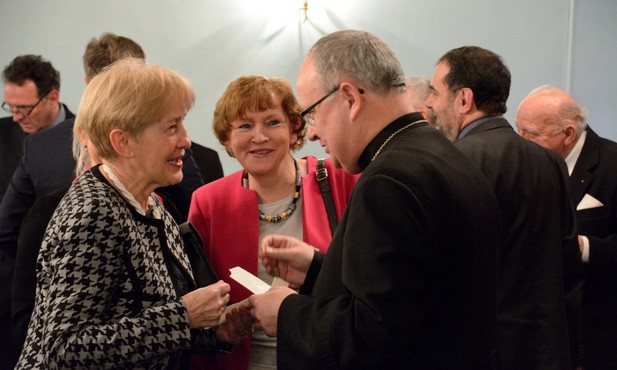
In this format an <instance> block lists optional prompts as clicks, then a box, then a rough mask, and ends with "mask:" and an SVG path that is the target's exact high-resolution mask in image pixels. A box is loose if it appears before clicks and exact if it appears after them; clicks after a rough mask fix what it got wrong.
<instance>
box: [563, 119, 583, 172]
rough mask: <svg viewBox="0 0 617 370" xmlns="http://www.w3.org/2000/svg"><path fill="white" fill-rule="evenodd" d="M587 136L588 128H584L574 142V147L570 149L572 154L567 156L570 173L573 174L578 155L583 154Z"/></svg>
mask: <svg viewBox="0 0 617 370" xmlns="http://www.w3.org/2000/svg"><path fill="white" fill-rule="evenodd" d="M586 137H587V130H583V132H581V136H580V137H579V138H578V140H577V141H576V144H574V147H573V148H572V150H571V151H570V154H568V155H567V156H566V165H567V166H568V175H572V171H574V166H575V165H576V161H578V157H580V155H581V151H582V150H583V145H585V138H586Z"/></svg>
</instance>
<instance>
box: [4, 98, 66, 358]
mask: <svg viewBox="0 0 617 370" xmlns="http://www.w3.org/2000/svg"><path fill="white" fill-rule="evenodd" d="M63 106H64V110H65V112H66V117H67V118H71V117H74V116H75V115H74V114H73V113H72V112H71V111H70V110H69V109H68V107H67V106H66V105H64V104H63ZM52 129H53V128H50V129H46V130H43V131H41V132H40V133H43V132H45V131H49V130H52ZM37 134H39V133H37ZM37 134H34V135H26V134H25V133H24V132H23V131H22V129H21V127H20V126H19V124H18V123H16V122H14V121H13V119H12V117H6V118H2V119H0V160H1V161H2V166H0V191H1V193H0V200H3V199H5V198H9V199H11V200H12V199H13V197H14V196H15V194H14V192H12V191H10V190H9V189H10V188H11V185H10V184H11V182H12V178H13V174H14V172H15V170H16V168H17V167H18V163H19V162H20V158H21V157H22V154H23V143H24V142H25V141H26V140H28V139H29V138H31V137H33V136H36V135H37ZM51 159H53V157H51ZM45 163H46V166H47V167H48V168H49V170H53V168H54V166H52V165H51V164H52V163H53V162H51V161H50V162H45ZM5 194H6V195H7V196H6V197H4V195H5ZM26 211H27V210H26ZM7 213H8V212H7ZM2 214H4V212H3V211H2V208H0V217H2ZM7 216H9V215H8V214H7ZM19 223H21V220H19ZM17 225H18V226H17V227H19V224H17ZM17 231H19V229H18V230H17ZM16 239H17V235H15V241H14V243H13V244H10V243H9V244H5V243H3V242H2V241H1V240H2V237H0V286H1V287H3V288H2V289H0V364H3V365H6V366H7V367H9V368H12V367H13V366H12V364H13V363H14V362H15V361H14V360H16V357H15V356H17V355H19V351H18V350H17V349H16V348H12V347H13V343H12V342H13V336H12V334H11V330H10V323H11V322H10V319H11V308H10V307H11V300H10V298H11V297H10V289H6V288H5V287H10V286H11V284H12V280H13V269H14V266H13V263H14V259H15V249H16V244H17V242H16ZM5 240H6V239H5ZM8 245H12V246H10V247H9V246H8ZM10 352H13V353H10ZM11 357H15V358H14V359H13V358H11Z"/></svg>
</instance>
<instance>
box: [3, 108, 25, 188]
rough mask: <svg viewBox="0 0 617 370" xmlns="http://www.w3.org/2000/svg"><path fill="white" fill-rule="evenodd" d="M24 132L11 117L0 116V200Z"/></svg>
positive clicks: (10, 174) (9, 178)
mask: <svg viewBox="0 0 617 370" xmlns="http://www.w3.org/2000/svg"><path fill="white" fill-rule="evenodd" d="M25 137H26V134H25V133H24V132H23V131H22V129H21V127H19V124H18V123H16V122H15V121H13V118H11V117H5V118H0V160H1V161H2V166H0V200H2V197H3V196H4V193H5V192H6V189H7V188H8V186H9V183H10V182H11V177H12V176H13V172H14V171H15V167H17V163H19V158H21V154H22V149H21V148H22V143H23V141H24V138H25Z"/></svg>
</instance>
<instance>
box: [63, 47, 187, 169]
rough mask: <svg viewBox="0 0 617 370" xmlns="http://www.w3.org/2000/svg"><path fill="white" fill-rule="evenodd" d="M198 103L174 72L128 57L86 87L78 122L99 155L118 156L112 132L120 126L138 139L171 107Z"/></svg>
mask: <svg viewBox="0 0 617 370" xmlns="http://www.w3.org/2000/svg"><path fill="white" fill-rule="evenodd" d="M194 103H195V92H194V91H193V88H192V87H191V84H190V83H189V82H188V81H187V80H186V78H184V77H182V76H181V75H180V74H178V73H177V72H175V71H172V70H170V69H167V68H164V67H160V66H156V65H148V64H146V63H145V62H144V61H143V60H142V59H136V58H125V59H121V60H119V61H117V62H115V63H113V64H112V65H111V66H110V67H109V68H108V69H105V70H104V71H103V72H101V73H99V74H98V75H96V76H95V77H94V78H93V79H92V80H91V81H90V82H89V83H88V86H87V87H86V91H85V92H84V94H83V96H82V98H81V102H80V105H79V111H78V112H77V117H76V118H75V125H76V126H78V127H82V128H83V129H84V131H85V133H86V135H87V136H88V138H89V140H90V142H91V144H92V145H94V148H95V149H96V151H97V153H98V155H99V156H100V157H101V158H103V159H113V158H116V156H117V153H116V152H115V150H114V149H113V147H112V145H111V142H110V139H109V134H110V132H111V131H112V130H114V129H120V130H123V131H125V132H127V133H128V134H129V135H131V136H133V137H134V138H135V139H139V136H140V134H141V133H142V132H143V130H145V129H146V128H147V127H149V126H150V125H152V124H154V123H157V122H160V121H161V120H162V119H163V118H164V117H165V115H166V114H168V113H169V111H170V110H171V109H175V108H176V107H179V106H180V107H183V108H184V109H185V110H186V111H188V110H189V109H191V108H192V107H193V104H194Z"/></svg>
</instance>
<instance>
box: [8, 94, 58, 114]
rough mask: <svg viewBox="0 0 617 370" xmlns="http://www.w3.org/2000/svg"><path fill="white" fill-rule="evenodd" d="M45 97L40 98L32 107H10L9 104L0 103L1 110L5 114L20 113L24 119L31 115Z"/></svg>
mask: <svg viewBox="0 0 617 370" xmlns="http://www.w3.org/2000/svg"><path fill="white" fill-rule="evenodd" d="M46 97H47V94H45V95H43V97H42V98H40V99H39V101H37V102H36V103H35V104H34V105H15V106H12V105H10V104H8V103H7V102H2V110H4V111H5V112H7V113H10V114H13V111H15V112H18V113H21V114H22V115H23V116H24V117H28V116H29V115H30V113H32V111H33V110H34V108H36V106H37V105H39V103H40V102H42V101H43V99H45V98H46Z"/></svg>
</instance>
